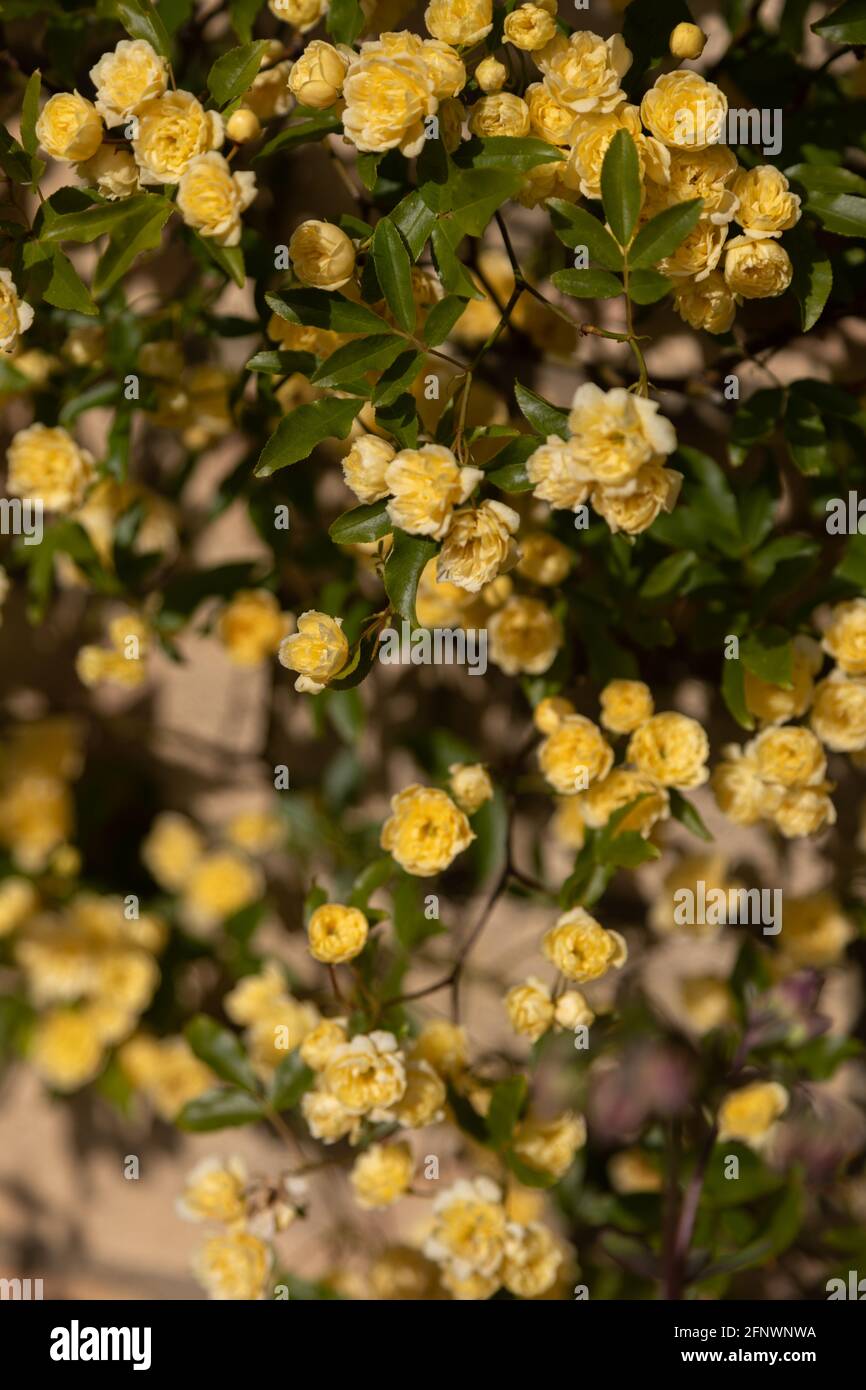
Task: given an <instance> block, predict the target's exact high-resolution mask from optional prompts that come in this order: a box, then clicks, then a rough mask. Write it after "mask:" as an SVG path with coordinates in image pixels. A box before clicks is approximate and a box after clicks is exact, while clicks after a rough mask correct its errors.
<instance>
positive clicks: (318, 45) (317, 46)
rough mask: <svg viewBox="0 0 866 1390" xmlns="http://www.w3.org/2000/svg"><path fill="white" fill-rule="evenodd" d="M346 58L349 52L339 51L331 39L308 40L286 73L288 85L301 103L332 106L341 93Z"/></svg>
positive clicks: (322, 108)
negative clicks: (325, 40)
mask: <svg viewBox="0 0 866 1390" xmlns="http://www.w3.org/2000/svg"><path fill="white" fill-rule="evenodd" d="M354 56H355V54H354V52H351V58H354ZM349 62H350V56H349V52H346V53H341V52H340V50H339V49H337V48H335V47H334V45H333V44H331V43H325V42H324V41H323V40H322V39H313V40H312V42H311V43H308V44H307V47H306V48H305V49H304V51H303V53H302V54H301V56H300V58H298V60H297V62H296V63H295V65H294V67H293V68H292V70H291V72H290V74H289V87H290V89H291V91H292V92H293V93H294V95H295V97H297V99H298V101H299V102H300V104H301V106H309V107H312V108H313V110H314V111H325V110H327V108H328V107H329V106H333V105H334V102H335V101H338V100H339V98H340V94H341V93H342V90H343V81H344V79H345V76H346V73H347V71H348V68H349Z"/></svg>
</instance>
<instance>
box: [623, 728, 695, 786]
mask: <svg viewBox="0 0 866 1390" xmlns="http://www.w3.org/2000/svg"><path fill="white" fill-rule="evenodd" d="M709 753H710V742H709V739H708V738H707V735H706V733H705V732H704V730H703V729H702V728H701V726H700V724H699V723H698V722H697V720H696V719H689V717H688V716H687V715H685V714H674V713H673V712H670V711H669V712H667V713H665V714H654V715H653V717H652V718H651V719H648V720H647V722H646V723H645V724H642V725H641V727H640V728H639V729H636V730H635V732H634V733H633V734H632V736H631V738H630V739H629V744H628V755H627V756H628V760H629V762H632V763H634V764H635V766H636V767H637V768H638V770H639V771H640V772H645V773H646V774H647V776H648V777H652V778H654V779H655V781H656V782H660V783H661V785H662V786H664V787H678V788H679V789H680V791H688V790H689V789H690V788H692V787H700V786H702V785H703V784H704V782H706V780H707V778H708V776H709V773H708V772H707V768H706V761H707V758H708V757H709Z"/></svg>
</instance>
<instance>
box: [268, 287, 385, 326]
mask: <svg viewBox="0 0 866 1390" xmlns="http://www.w3.org/2000/svg"><path fill="white" fill-rule="evenodd" d="M265 300H266V302H267V304H268V305H269V306H270V308H271V309H273V311H274V313H275V314H278V315H279V317H280V318H281V319H287V320H288V322H289V323H300V324H303V325H304V326H306V327H309V328H330V329H331V330H332V331H333V332H334V333H367V334H369V333H392V332H393V329H392V328H391V326H390V324H387V323H386V322H385V320H384V319H380V318H379V315H378V314H374V313H373V311H372V309H368V308H367V306H366V305H365V304H355V303H354V302H353V301H352V300H351V299H344V298H343V296H342V295H341V294H329V293H328V292H327V290H286V291H284V292H283V293H281V294H266V295H265Z"/></svg>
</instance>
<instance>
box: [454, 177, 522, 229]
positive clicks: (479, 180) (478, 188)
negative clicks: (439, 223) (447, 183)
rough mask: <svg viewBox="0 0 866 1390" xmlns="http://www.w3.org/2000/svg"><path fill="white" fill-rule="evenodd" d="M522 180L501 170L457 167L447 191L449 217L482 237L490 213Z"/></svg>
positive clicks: (497, 208)
mask: <svg viewBox="0 0 866 1390" xmlns="http://www.w3.org/2000/svg"><path fill="white" fill-rule="evenodd" d="M522 183H523V179H522V177H521V175H520V174H519V173H511V172H509V171H507V170H504V169H464V170H460V171H459V172H458V173H457V174H456V175H455V176H454V179H453V181H452V186H451V190H450V195H451V196H450V204H451V206H450V208H449V209H448V211H450V213H451V220H452V221H453V222H454V223H455V225H456V226H457V227H458V228H460V229H461V230H462V231H463V232H464V233H465V234H466V235H468V236H481V234H482V232H483V231H484V230H485V228H486V226H487V223H488V222H489V221H490V219H491V217H492V216H493V214H494V213H495V212H497V211H498V210H499V208H500V207H501V206H502V204H503V203H504V202H505V200H506V199H507V198H510V197H511V196H512V194H513V193H516V192H517V190H518V189H519V188H520V187H521V185H522ZM434 211H439V209H434Z"/></svg>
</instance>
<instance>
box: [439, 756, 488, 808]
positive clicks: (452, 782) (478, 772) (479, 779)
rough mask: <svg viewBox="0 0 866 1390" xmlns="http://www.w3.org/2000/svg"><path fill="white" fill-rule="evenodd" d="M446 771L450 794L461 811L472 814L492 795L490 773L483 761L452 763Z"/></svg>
mask: <svg viewBox="0 0 866 1390" xmlns="http://www.w3.org/2000/svg"><path fill="white" fill-rule="evenodd" d="M448 772H449V783H448V785H449V787H450V789H451V795H452V796H453V797H454V800H455V801H456V802H457V805H458V806H459V807H460V809H461V811H465V812H466V814H467V816H474V815H475V812H476V811H478V810H480V809H481V807H482V806H483V805H484V803H485V801H489V800H490V799H491V797H492V796H493V783H492V782H491V780H490V773H489V772H488V771H487V768H486V767H485V766H484V764H483V763H452V764H451V766H450V767H449V769H448Z"/></svg>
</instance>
